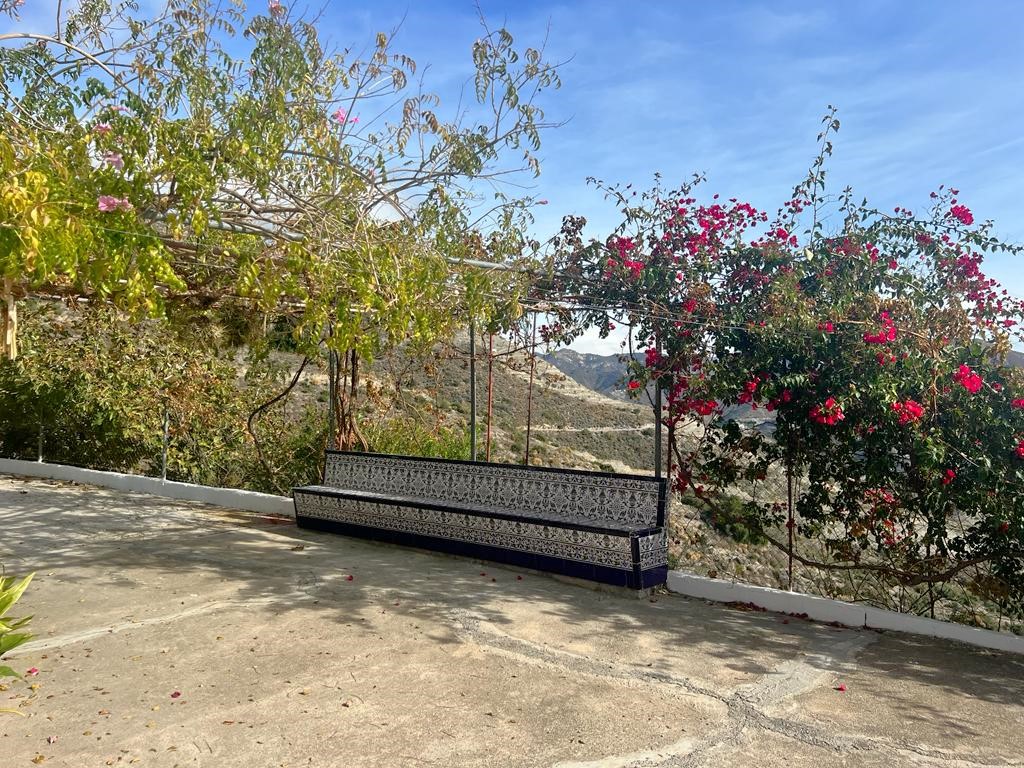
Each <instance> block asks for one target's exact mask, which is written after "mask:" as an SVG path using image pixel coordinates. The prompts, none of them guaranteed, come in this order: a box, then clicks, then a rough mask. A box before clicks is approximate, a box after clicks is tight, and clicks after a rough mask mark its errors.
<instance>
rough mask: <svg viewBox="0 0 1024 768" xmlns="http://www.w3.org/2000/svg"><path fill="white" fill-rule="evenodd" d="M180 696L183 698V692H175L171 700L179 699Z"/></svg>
mask: <svg viewBox="0 0 1024 768" xmlns="http://www.w3.org/2000/svg"><path fill="white" fill-rule="evenodd" d="M180 696H181V691H175V692H174V693H172V694H171V698H172V699H177V698H178V697H180Z"/></svg>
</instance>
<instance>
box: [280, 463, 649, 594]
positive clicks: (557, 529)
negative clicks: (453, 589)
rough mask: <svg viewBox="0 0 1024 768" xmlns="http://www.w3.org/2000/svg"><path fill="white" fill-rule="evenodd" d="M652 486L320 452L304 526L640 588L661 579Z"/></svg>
mask: <svg viewBox="0 0 1024 768" xmlns="http://www.w3.org/2000/svg"><path fill="white" fill-rule="evenodd" d="M665 494H666V485H665V481H664V480H663V479H656V478H654V477H650V476H645V475H625V474H616V473H612V472H585V471H582V470H573V469H552V468H547V467H527V466H520V465H516V464H489V463H483V462H473V461H453V460H448V459H424V458H415V457H406V456H389V455H384V454H376V453H355V452H341V451H328V453H327V461H326V469H325V472H324V484H323V485H311V486H306V487H304V488H296V489H295V490H294V491H293V496H294V498H295V518H296V521H297V522H298V524H299V525H300V526H301V527H303V528H315V529H317V530H322V531H333V532H335V533H343V534H346V535H349V536H358V537H360V538H365V539H374V540H376V541H385V542H391V543H394V544H403V545H407V546H413V547H420V548H423V549H432V550H437V551H441V552H448V553H451V554H456V555H465V556H468V557H476V558H481V559H484V560H494V561H496V562H500V563H508V564H512V565H519V566H524V567H527V568H534V569H537V570H540V571H548V572H551V573H558V574H563V575H567V576H575V577H577V578H582V579H589V580H592V581H599V582H603V583H606V584H615V585H617V586H622V587H628V588H631V589H644V588H647V587H653V586H657V585H659V584H663V583H665V579H666V577H667V574H668V562H667V555H668V551H667V545H666V539H665Z"/></svg>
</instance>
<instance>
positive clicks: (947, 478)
mask: <svg viewBox="0 0 1024 768" xmlns="http://www.w3.org/2000/svg"><path fill="white" fill-rule="evenodd" d="M954 480H956V472H954V471H953V470H952V469H947V470H946V472H945V474H944V475H943V476H942V484H943V485H949V484H950V483H952V482H953V481H954Z"/></svg>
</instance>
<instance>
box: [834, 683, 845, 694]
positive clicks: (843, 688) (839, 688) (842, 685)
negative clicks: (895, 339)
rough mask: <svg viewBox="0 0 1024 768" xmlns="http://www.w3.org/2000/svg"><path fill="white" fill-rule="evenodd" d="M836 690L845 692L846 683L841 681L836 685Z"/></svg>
mask: <svg viewBox="0 0 1024 768" xmlns="http://www.w3.org/2000/svg"><path fill="white" fill-rule="evenodd" d="M836 690H837V691H839V692H840V693H843V692H844V691H845V690H846V683H840V684H839V685H837V686H836Z"/></svg>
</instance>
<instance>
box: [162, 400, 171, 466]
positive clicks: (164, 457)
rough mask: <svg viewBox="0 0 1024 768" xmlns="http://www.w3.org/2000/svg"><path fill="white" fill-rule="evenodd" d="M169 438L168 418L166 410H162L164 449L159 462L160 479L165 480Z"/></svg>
mask: <svg viewBox="0 0 1024 768" xmlns="http://www.w3.org/2000/svg"><path fill="white" fill-rule="evenodd" d="M169 437H170V416H169V415H168V412H167V409H166V408H165V409H164V449H163V456H162V457H161V461H160V479H161V480H164V481H166V480H167V441H168V438H169Z"/></svg>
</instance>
